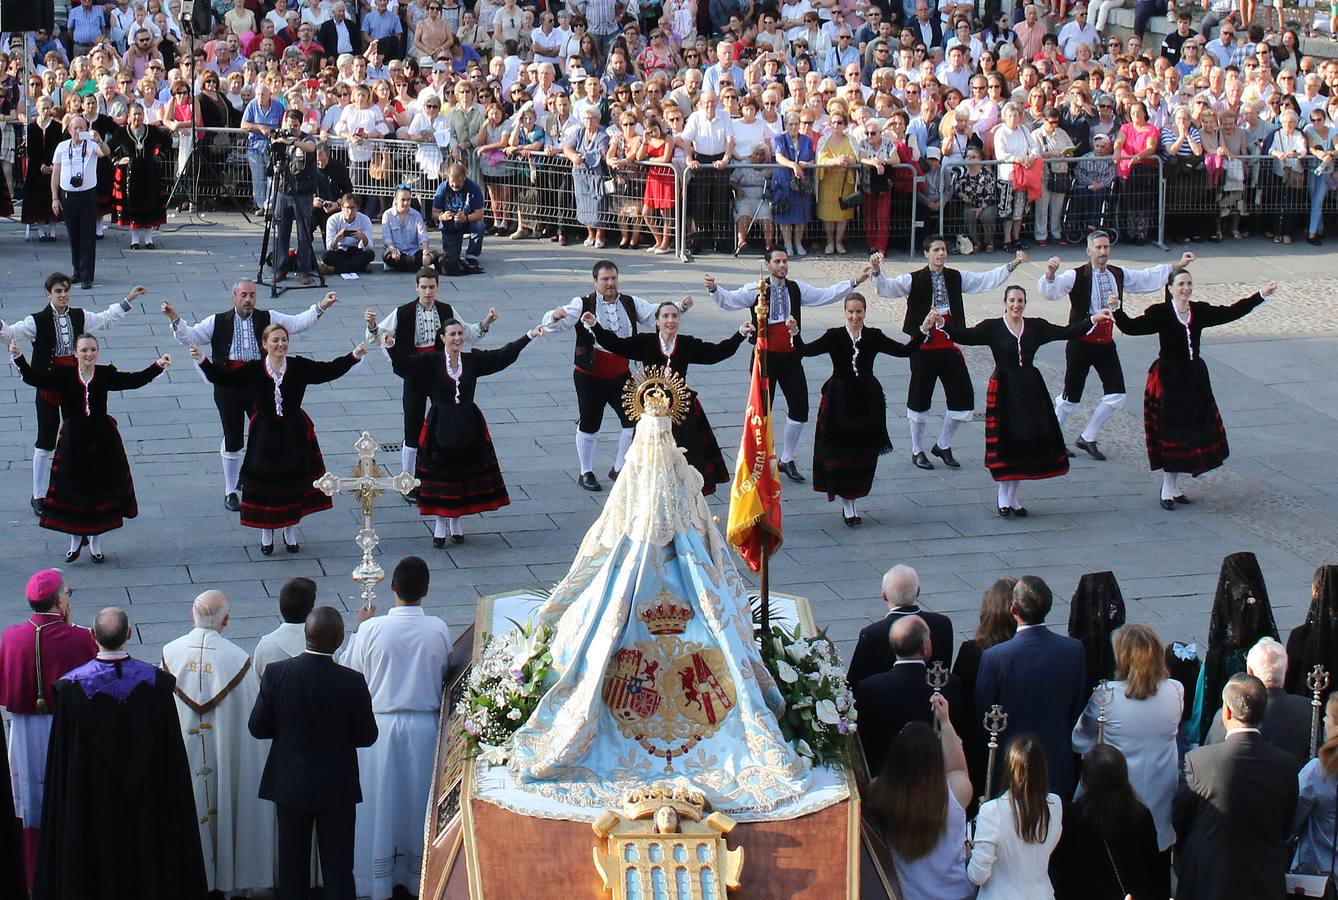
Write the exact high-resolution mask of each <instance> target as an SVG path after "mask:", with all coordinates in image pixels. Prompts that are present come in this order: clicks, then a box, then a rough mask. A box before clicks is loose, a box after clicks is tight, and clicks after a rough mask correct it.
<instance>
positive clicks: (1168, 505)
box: [1161, 498, 1175, 510]
mask: <svg viewBox="0 0 1338 900" xmlns="http://www.w3.org/2000/svg"><path fill="white" fill-rule="evenodd" d="M1161 508H1162V509H1167V510H1170V509H1175V501H1174V500H1167V499H1165V498H1163V499H1162V501H1161Z"/></svg>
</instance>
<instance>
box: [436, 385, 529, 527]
mask: <svg viewBox="0 0 1338 900" xmlns="http://www.w3.org/2000/svg"><path fill="white" fill-rule="evenodd" d="M472 412H473V413H474V414H476V416H477V418H476V419H475V423H476V425H477V432H476V434H477V435H478V438H477V439H476V440H475V441H473V442H472V443H469V444H466V445H464V446H461V447H451V448H446V447H439V446H435V445H434V443H433V441H432V433H431V429H430V428H429V427H428V426H429V422H427V421H425V422H424V423H423V429H422V431H421V432H419V435H418V446H419V447H420V448H422V449H420V450H419V452H418V463H417V465H416V466H415V468H414V474H415V475H416V476H417V477H418V479H419V481H421V482H422V484H421V485H419V487H418V512H419V514H420V515H424V516H445V517H447V518H454V517H456V516H469V515H473V514H474V513H481V512H487V511H488V510H492V509H501V508H502V507H503V506H509V505H510V504H511V497H510V495H509V494H507V492H506V482H505V481H504V480H503V479H502V467H501V466H500V465H499V464H498V462H497V451H496V450H494V449H493V446H492V435H491V434H489V432H488V423H487V421H486V420H485V419H484V418H483V413H482V411H481V410H479V409H478V408H477V407H475V409H474V410H473V411H472Z"/></svg>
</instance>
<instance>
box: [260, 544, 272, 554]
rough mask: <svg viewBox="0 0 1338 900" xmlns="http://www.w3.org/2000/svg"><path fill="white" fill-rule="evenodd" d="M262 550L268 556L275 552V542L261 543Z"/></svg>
mask: <svg viewBox="0 0 1338 900" xmlns="http://www.w3.org/2000/svg"><path fill="white" fill-rule="evenodd" d="M260 552H261V553H263V554H265V555H266V556H269V555H270V554H271V553H273V552H274V544H272V543H270V544H261V545H260Z"/></svg>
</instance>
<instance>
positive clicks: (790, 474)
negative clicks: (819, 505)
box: [776, 460, 804, 484]
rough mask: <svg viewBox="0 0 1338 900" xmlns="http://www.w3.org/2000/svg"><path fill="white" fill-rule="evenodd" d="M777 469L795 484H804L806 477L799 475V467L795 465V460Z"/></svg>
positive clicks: (782, 464) (784, 463)
mask: <svg viewBox="0 0 1338 900" xmlns="http://www.w3.org/2000/svg"><path fill="white" fill-rule="evenodd" d="M776 468H777V469H779V470H780V473H781V474H782V475H784V476H785V477H786V478H788V479H790V480H791V481H793V482H794V483H795V484H803V483H804V476H803V475H800V474H799V467H798V466H796V465H795V464H794V460H790V461H789V462H783V463H781V464H780V465H778V466H777V467H776Z"/></svg>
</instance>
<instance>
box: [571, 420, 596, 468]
mask: <svg viewBox="0 0 1338 900" xmlns="http://www.w3.org/2000/svg"><path fill="white" fill-rule="evenodd" d="M597 446H599V435H598V434H586V433H585V432H584V431H581V430H580V429H579V428H578V429H576V460H577V462H578V464H579V465H580V467H581V471H580V472H579V473H578V474H580V475H584V474H585V473H586V472H593V471H595V448H596V447H597Z"/></svg>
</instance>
